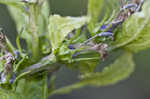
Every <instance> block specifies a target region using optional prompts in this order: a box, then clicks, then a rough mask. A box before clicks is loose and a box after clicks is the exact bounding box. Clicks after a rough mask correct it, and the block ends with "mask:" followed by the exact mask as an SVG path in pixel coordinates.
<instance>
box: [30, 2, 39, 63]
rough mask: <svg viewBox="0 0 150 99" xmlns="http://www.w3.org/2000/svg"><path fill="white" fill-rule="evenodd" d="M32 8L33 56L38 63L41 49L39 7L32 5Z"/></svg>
mask: <svg viewBox="0 0 150 99" xmlns="http://www.w3.org/2000/svg"><path fill="white" fill-rule="evenodd" d="M29 6H30V19H29V21H30V27H31V32H32V40H33V41H32V54H33V59H34V60H35V61H36V60H38V59H39V58H40V55H41V54H40V53H41V52H40V48H39V36H38V25H37V22H38V7H37V4H31V5H29Z"/></svg>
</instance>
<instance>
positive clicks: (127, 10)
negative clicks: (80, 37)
mask: <svg viewBox="0 0 150 99" xmlns="http://www.w3.org/2000/svg"><path fill="white" fill-rule="evenodd" d="M120 3H121V7H120V11H119V13H118V15H117V16H116V17H115V18H114V19H113V20H112V22H110V23H109V24H104V25H102V26H101V28H100V31H101V32H100V33H98V34H96V35H95V36H93V37H91V38H89V39H88V40H87V41H85V42H83V43H82V44H80V45H79V46H78V47H82V46H84V45H88V44H89V43H90V42H91V41H92V40H93V39H95V38H97V37H112V40H114V30H115V29H116V28H117V27H118V26H119V25H122V24H123V23H124V21H126V20H127V19H128V18H129V17H130V16H131V15H132V14H134V13H135V12H139V11H141V9H142V5H143V3H144V0H131V2H129V1H128V2H127V4H122V3H123V0H120ZM69 48H70V49H75V47H74V46H73V45H69ZM89 49H90V50H95V51H97V52H99V53H100V54H101V55H102V59H103V60H104V59H105V57H106V56H107V50H108V45H107V44H106V43H101V44H95V43H93V44H92V45H91V48H89ZM78 54H79V53H78ZM75 56H76V54H75Z"/></svg>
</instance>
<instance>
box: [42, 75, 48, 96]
mask: <svg viewBox="0 0 150 99" xmlns="http://www.w3.org/2000/svg"><path fill="white" fill-rule="evenodd" d="M47 77H48V76H47V73H44V75H43V91H42V92H43V95H42V99H48V84H47V82H48V78H47Z"/></svg>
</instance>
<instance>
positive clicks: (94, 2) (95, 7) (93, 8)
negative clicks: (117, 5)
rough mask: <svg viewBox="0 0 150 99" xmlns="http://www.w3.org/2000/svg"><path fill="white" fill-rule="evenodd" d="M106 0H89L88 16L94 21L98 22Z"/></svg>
mask: <svg viewBox="0 0 150 99" xmlns="http://www.w3.org/2000/svg"><path fill="white" fill-rule="evenodd" d="M104 1H105V0H89V1H88V16H90V17H91V21H92V22H93V23H97V22H98V19H99V15H100V11H101V10H102V7H103V4H104Z"/></svg>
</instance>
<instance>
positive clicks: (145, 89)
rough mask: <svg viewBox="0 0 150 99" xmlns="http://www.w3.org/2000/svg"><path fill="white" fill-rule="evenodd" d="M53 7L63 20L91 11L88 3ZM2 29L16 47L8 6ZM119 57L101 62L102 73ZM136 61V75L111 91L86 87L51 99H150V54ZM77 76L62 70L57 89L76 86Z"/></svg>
mask: <svg viewBox="0 0 150 99" xmlns="http://www.w3.org/2000/svg"><path fill="white" fill-rule="evenodd" d="M50 3H51V11H52V13H57V14H61V15H62V16H81V15H85V14H86V10H87V0H51V1H50ZM0 27H1V28H3V29H4V31H5V33H6V35H7V36H8V38H9V39H10V40H11V41H12V42H13V43H14V45H15V38H16V35H17V31H16V27H15V22H14V21H13V19H12V18H11V15H10V14H9V12H8V10H7V7H6V6H4V5H0ZM118 54H119V53H117V54H116V52H114V53H113V54H111V55H109V58H108V59H107V61H105V62H101V64H100V66H99V67H98V69H101V68H102V67H103V66H105V65H107V64H109V63H110V62H112V61H113V60H114V58H115V57H117V55H118ZM134 59H135V62H136V69H135V72H134V73H133V74H132V75H131V76H130V78H128V79H127V80H125V81H121V82H120V83H118V84H116V85H111V86H107V87H100V88H96V87H86V88H82V89H80V90H75V91H73V92H71V93H70V94H67V95H55V96H53V97H51V99H150V78H149V75H150V66H149V64H150V50H145V51H143V52H140V53H137V54H135V55H134ZM77 73H78V72H77V71H71V70H68V69H67V68H65V67H64V68H62V69H61V70H60V71H59V72H58V74H57V87H61V86H64V85H67V84H71V83H73V82H75V81H76V80H77V79H76V75H77Z"/></svg>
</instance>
